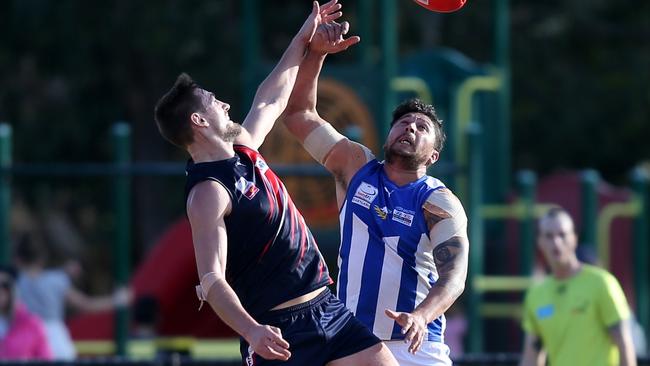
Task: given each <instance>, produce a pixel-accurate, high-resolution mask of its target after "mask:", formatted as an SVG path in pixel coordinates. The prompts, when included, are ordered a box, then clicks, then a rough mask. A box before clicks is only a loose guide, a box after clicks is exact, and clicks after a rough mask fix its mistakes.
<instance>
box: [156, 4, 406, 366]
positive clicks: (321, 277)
mask: <svg viewBox="0 0 650 366" xmlns="http://www.w3.org/2000/svg"><path fill="white" fill-rule="evenodd" d="M340 8H341V6H340V5H339V4H337V3H336V0H332V1H330V2H328V3H327V4H324V5H323V6H322V7H320V6H319V4H318V3H317V2H314V4H313V11H312V13H311V14H310V16H309V17H308V19H307V20H306V21H305V23H304V24H303V26H302V28H301V29H300V31H299V32H298V34H297V35H296V36H295V37H294V39H293V40H292V41H291V44H290V45H289V47H288V48H287V50H286V51H285V53H284V55H283V56H282V58H281V59H280V61H279V63H278V65H277V66H276V67H275V68H274V69H273V71H272V72H271V74H269V76H268V77H267V78H266V79H265V80H264V81H263V82H262V84H261V85H260V86H259V88H258V90H257V93H256V95H255V98H254V101H253V107H252V108H251V110H250V112H249V113H248V115H247V116H246V119H245V120H244V122H243V124H242V125H239V124H236V123H234V122H233V121H231V120H230V117H229V116H228V110H229V109H230V106H229V105H228V104H227V103H224V102H221V101H219V100H217V99H216V98H215V96H214V94H213V93H211V92H209V91H206V90H204V89H202V88H200V87H199V86H197V85H196V84H195V83H194V82H193V81H192V79H191V78H190V77H189V76H188V75H186V74H181V75H180V76H179V77H178V79H177V80H176V83H175V84H174V86H173V87H172V89H171V90H170V91H169V92H167V94H165V95H164V96H163V97H162V98H161V99H160V101H159V102H158V104H157V105H156V109H155V119H156V123H157V125H158V128H159V130H160V132H161V134H162V135H163V137H165V138H166V139H167V140H169V141H171V142H172V143H174V144H175V145H177V146H180V147H182V148H184V149H186V150H187V151H188V153H189V154H190V156H191V159H190V161H189V162H188V165H187V184H186V197H187V215H188V218H189V220H190V224H191V226H192V237H193V242H194V250H195V255H196V262H197V268H198V273H199V277H200V283H199V286H197V295H198V296H199V299H200V300H201V302H203V301H206V302H208V303H209V304H210V306H211V307H212V308H213V310H214V311H215V312H216V313H217V315H218V316H219V317H220V318H221V319H222V320H223V321H224V322H225V323H226V324H228V325H229V326H230V327H231V328H232V329H234V330H235V331H236V332H237V333H239V334H240V335H241V354H242V364H244V365H275V364H283V365H285V364H286V365H307V364H309V365H314V366H316V365H331V366H339V365H341V366H343V365H391V366H393V365H397V362H396V361H395V359H394V358H393V356H392V355H391V354H390V351H388V349H387V348H386V346H385V345H384V344H383V343H381V342H380V341H379V339H378V338H377V337H375V336H374V335H373V334H372V333H371V332H370V331H369V330H368V329H367V328H366V327H365V326H363V325H362V324H361V323H360V322H359V321H358V320H356V318H354V316H353V315H352V313H350V311H349V310H347V309H346V308H345V306H344V305H343V304H342V303H341V302H340V301H339V300H338V299H337V298H336V297H335V296H334V295H332V294H331V293H330V291H329V290H328V288H327V285H330V284H331V283H332V280H331V279H330V277H329V273H328V270H327V267H326V265H325V262H324V260H323V258H322V256H321V254H320V252H319V250H318V247H317V246H316V241H315V240H314V238H313V236H312V234H311V232H310V231H309V229H308V228H307V225H306V223H305V220H304V218H303V217H302V215H301V214H300V212H299V211H298V210H297V209H296V207H295V205H294V204H293V202H292V200H291V198H290V197H289V194H288V192H287V191H286V188H285V187H284V185H283V184H282V182H281V181H280V179H279V178H278V177H277V176H276V175H275V174H274V173H273V171H271V169H269V167H268V165H267V164H266V162H265V161H264V158H263V157H262V156H261V155H260V154H259V153H258V152H257V148H258V147H259V146H260V145H261V144H262V142H263V141H264V138H265V136H266V135H267V134H268V132H269V131H270V129H271V128H272V127H273V124H274V122H275V120H276V119H277V118H278V117H279V116H280V114H281V113H282V112H283V111H284V109H285V107H286V105H287V101H288V99H289V96H290V94H291V90H292V88H293V86H294V83H295V80H296V75H297V73H298V69H299V67H300V64H301V62H302V60H303V58H304V55H305V54H306V52H308V50H307V48H308V47H307V46H308V45H309V43H310V42H311V40H312V37H313V36H314V33H315V32H316V31H317V28H318V26H319V25H320V24H323V23H327V22H331V21H333V20H334V19H337V18H338V17H340V16H341V12H340V11H339V10H340ZM318 29H319V30H318V31H319V32H321V31H323V30H322V28H318ZM320 38H321V39H322V38H323V37H320ZM350 42H352V41H350ZM355 43H356V42H355Z"/></svg>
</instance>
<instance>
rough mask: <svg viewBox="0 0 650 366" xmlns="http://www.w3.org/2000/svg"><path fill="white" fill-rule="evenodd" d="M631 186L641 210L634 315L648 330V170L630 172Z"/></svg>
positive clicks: (637, 221)
mask: <svg viewBox="0 0 650 366" xmlns="http://www.w3.org/2000/svg"><path fill="white" fill-rule="evenodd" d="M632 187H633V189H634V193H635V194H636V196H637V197H638V199H639V201H640V204H641V210H640V211H641V212H639V214H638V215H636V217H635V218H634V239H633V240H634V247H633V248H634V249H633V255H632V256H633V257H634V293H635V294H636V317H637V320H638V321H639V324H641V326H642V327H643V329H645V331H646V334H647V332H648V330H650V288H649V287H650V286H649V280H648V278H649V277H648V276H650V272H649V271H648V261H649V259H650V258H649V256H648V254H649V252H648V245H650V242H649V241H648V223H649V222H650V208H649V207H648V204H649V201H648V199H649V197H650V196H649V195H648V172H647V171H645V170H643V169H642V168H641V167H637V168H636V169H634V171H633V172H632Z"/></svg>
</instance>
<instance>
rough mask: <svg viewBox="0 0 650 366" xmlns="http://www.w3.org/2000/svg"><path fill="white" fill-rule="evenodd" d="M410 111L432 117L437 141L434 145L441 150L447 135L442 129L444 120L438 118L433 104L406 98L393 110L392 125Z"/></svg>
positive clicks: (437, 149)
mask: <svg viewBox="0 0 650 366" xmlns="http://www.w3.org/2000/svg"><path fill="white" fill-rule="evenodd" d="M408 113H422V114H424V115H425V116H427V117H429V119H431V122H433V128H434V129H435V131H436V141H435V142H434V146H433V147H434V148H435V149H436V151H438V152H441V151H442V148H443V147H444V146H445V140H446V139H447V136H446V135H445V131H443V130H442V120H441V119H440V118H438V115H437V114H436V110H435V108H434V107H433V106H432V105H431V104H426V103H424V102H423V101H421V100H420V99H417V98H412V99H408V100H405V101H403V102H402V103H400V104H399V105H398V106H397V107H395V110H394V111H393V120H392V121H391V123H390V126H391V127H393V125H394V124H395V122H397V120H398V119H400V118H402V116H404V115H405V114H408Z"/></svg>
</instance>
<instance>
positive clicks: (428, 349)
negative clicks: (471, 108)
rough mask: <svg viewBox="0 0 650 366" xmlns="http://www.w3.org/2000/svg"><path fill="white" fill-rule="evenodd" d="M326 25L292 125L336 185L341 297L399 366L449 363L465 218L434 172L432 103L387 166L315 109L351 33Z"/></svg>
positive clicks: (303, 71) (288, 121)
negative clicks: (332, 59) (325, 68)
mask: <svg viewBox="0 0 650 366" xmlns="http://www.w3.org/2000/svg"><path fill="white" fill-rule="evenodd" d="M320 27H322V28H327V29H328V31H327V32H319V33H317V34H316V36H315V37H314V39H313V40H312V43H311V45H310V49H309V52H308V54H307V56H306V57H305V59H304V60H303V62H302V63H301V65H300V70H299V72H298V78H297V80H296V85H295V87H294V89H293V93H292V95H291V98H290V100H289V105H288V106H287V110H286V111H285V118H284V123H285V125H286V126H287V128H288V129H289V131H291V133H292V134H294V135H295V136H296V137H297V138H298V139H299V140H300V141H301V142H302V144H303V146H304V147H305V149H306V150H307V151H308V152H309V153H310V154H311V155H312V156H313V157H314V158H315V159H316V160H317V161H319V162H320V163H321V164H323V165H324V166H325V168H326V169H327V170H329V171H330V172H331V173H332V174H333V175H334V178H335V184H336V195H337V200H338V204H339V209H340V214H339V220H340V231H341V233H340V234H341V246H340V251H339V258H338V261H339V277H338V284H337V288H338V296H339V298H340V299H341V300H342V301H344V302H345V304H346V306H347V307H348V308H349V309H350V310H351V311H352V312H353V313H354V314H355V315H356V317H357V318H358V319H359V320H361V322H362V323H364V324H365V325H366V326H368V328H369V329H371V330H372V331H373V333H374V334H375V335H377V336H378V337H379V338H380V339H382V340H384V341H385V344H387V345H388V347H389V348H390V349H391V351H392V352H393V354H394V355H395V357H396V358H397V360H398V362H399V363H400V365H402V366H404V365H434V364H435V365H450V364H451V360H450V358H449V348H448V347H447V346H446V345H445V344H444V330H445V317H444V312H445V311H446V310H447V309H448V308H449V307H450V306H451V305H452V304H453V303H454V301H455V300H456V299H457V298H458V296H460V294H461V293H462V292H463V290H464V287H465V280H466V277H467V262H468V252H469V242H468V239H467V218H466V215H465V212H464V210H463V207H462V205H461V203H460V201H459V200H458V198H456V196H455V195H454V194H453V193H452V192H451V191H450V190H449V189H448V188H446V187H445V185H444V184H443V183H442V182H440V181H439V180H438V179H436V178H433V177H430V176H428V175H427V174H426V170H427V167H429V166H430V165H431V164H434V163H435V162H436V161H437V160H438V157H439V155H440V152H441V150H442V147H443V144H444V140H445V135H444V132H443V130H442V124H441V121H440V119H439V118H438V117H437V115H436V113H435V110H434V108H433V107H432V106H431V105H427V104H424V103H422V102H421V101H419V100H408V101H406V102H404V103H402V104H400V105H399V106H398V107H397V108H396V109H395V111H394V113H393V121H392V124H391V128H390V131H389V133H388V137H387V138H386V141H385V144H384V154H385V160H384V161H379V160H377V159H376V158H375V156H374V155H373V153H372V152H371V151H370V150H369V149H368V148H367V147H365V146H363V145H361V144H358V143H356V142H353V141H351V140H349V139H348V138H346V137H345V136H343V135H341V134H340V133H339V132H337V131H336V130H335V129H334V128H333V127H332V126H331V125H330V124H329V123H328V122H327V121H325V120H324V119H323V118H321V117H320V116H319V114H318V112H317V110H316V99H317V95H316V94H317V93H316V91H317V85H318V76H319V74H320V70H321V67H322V65H323V61H324V59H325V56H326V55H327V54H328V53H335V52H338V51H340V50H341V49H340V47H337V45H338V44H339V43H340V42H342V41H343V37H344V35H345V34H346V33H347V30H348V28H349V26H348V24H347V23H342V24H338V23H335V22H330V23H328V24H323V25H321V26H320Z"/></svg>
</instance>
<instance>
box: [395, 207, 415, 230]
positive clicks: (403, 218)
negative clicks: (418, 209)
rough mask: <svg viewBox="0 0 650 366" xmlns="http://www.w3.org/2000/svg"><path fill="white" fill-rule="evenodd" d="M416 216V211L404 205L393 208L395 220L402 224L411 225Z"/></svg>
mask: <svg viewBox="0 0 650 366" xmlns="http://www.w3.org/2000/svg"><path fill="white" fill-rule="evenodd" d="M414 217H415V211H411V210H407V209H405V208H402V207H395V209H394V210H393V221H397V222H399V223H400V224H403V225H406V226H409V227H410V226H411V225H413V218H414Z"/></svg>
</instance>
